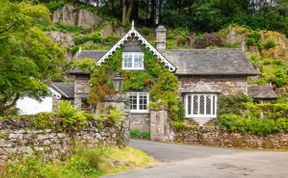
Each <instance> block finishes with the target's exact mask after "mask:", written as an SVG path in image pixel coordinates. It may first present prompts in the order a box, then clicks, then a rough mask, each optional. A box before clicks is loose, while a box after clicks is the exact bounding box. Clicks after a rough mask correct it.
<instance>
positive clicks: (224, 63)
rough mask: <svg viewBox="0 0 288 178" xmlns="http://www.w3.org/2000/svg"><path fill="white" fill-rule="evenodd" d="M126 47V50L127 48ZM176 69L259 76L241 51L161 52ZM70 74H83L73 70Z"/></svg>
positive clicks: (84, 54) (88, 54) (95, 53)
mask: <svg viewBox="0 0 288 178" xmlns="http://www.w3.org/2000/svg"><path fill="white" fill-rule="evenodd" d="M125 47H126V49H125V50H126V51H128V50H129V51H135V52H136V51H138V50H141V47H140V46H138V45H126V46H125ZM125 47H124V48H125ZM105 52H106V51H100V50H82V51H81V52H80V53H79V52H77V54H76V55H75V57H74V58H75V59H82V58H94V59H95V60H96V61H98V60H99V59H100V58H101V57H102V56H103V55H104V54H105ZM161 53H162V55H163V56H164V57H165V58H166V59H167V60H168V61H170V62H171V63H172V64H173V65H174V66H175V67H176V68H177V70H176V74H178V75H244V76H253V75H258V72H257V71H256V70H255V68H254V66H253V65H252V64H251V63H250V62H249V60H248V59H247V58H246V56H245V54H244V53H243V52H242V51H241V49H173V50H169V49H167V50H164V51H161ZM70 73H83V72H81V70H80V69H73V70H71V71H70Z"/></svg>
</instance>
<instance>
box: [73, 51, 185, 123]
mask: <svg viewBox="0 0 288 178" xmlns="http://www.w3.org/2000/svg"><path fill="white" fill-rule="evenodd" d="M142 50H143V53H144V66H145V70H139V71H131V70H130V71H127V70H122V68H121V66H122V65H121V64H122V49H118V50H116V51H115V52H114V53H113V55H112V56H110V57H109V58H108V59H106V61H105V62H104V63H102V64H101V66H97V65H96V64H94V66H92V67H90V69H91V79H90V83H91V89H90V93H89V102H90V104H92V105H96V104H97V103H98V102H102V101H103V100H104V97H105V96H106V95H108V94H112V93H113V86H112V83H111V77H112V76H114V75H115V73H116V72H120V74H121V76H122V78H123V81H124V87H123V91H124V92H127V91H142V90H145V91H149V92H150V95H151V99H152V101H151V103H153V102H154V103H161V104H165V105H167V109H168V110H169V111H170V113H171V116H172V119H173V120H181V119H182V118H183V114H182V113H183V109H182V107H183V106H182V104H181V103H180V101H179V100H178V98H177V89H178V86H179V81H178V78H177V76H176V75H175V74H174V73H172V72H169V71H168V69H166V68H165V67H164V66H163V64H161V62H160V61H159V60H158V59H157V57H156V56H155V55H153V53H151V52H150V51H149V50H148V49H146V48H145V46H142ZM83 63H85V64H83ZM83 63H82V64H79V62H78V64H77V65H78V66H80V67H81V66H82V67H83V66H84V67H85V68H86V69H87V65H86V64H87V63H89V62H87V61H86V62H85V60H84V62H83ZM159 101H161V102H159Z"/></svg>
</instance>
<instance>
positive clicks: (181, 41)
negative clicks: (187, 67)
mask: <svg viewBox="0 0 288 178" xmlns="http://www.w3.org/2000/svg"><path fill="white" fill-rule="evenodd" d="M185 41H186V39H185V37H184V36H180V37H178V39H177V42H178V43H185Z"/></svg>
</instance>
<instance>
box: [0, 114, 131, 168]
mask: <svg viewBox="0 0 288 178" xmlns="http://www.w3.org/2000/svg"><path fill="white" fill-rule="evenodd" d="M100 122H101V123H100ZM124 123H126V122H124ZM124 123H122V124H119V125H113V126H111V124H110V125H109V124H108V125H107V124H105V122H104V121H97V122H93V123H92V122H90V124H89V126H87V127H86V128H83V129H81V130H79V131H76V132H73V133H72V134H71V133H70V134H69V133H66V132H61V131H57V130H52V129H45V130H35V129H33V128H32V127H31V124H30V123H28V122H23V121H19V120H12V119H5V120H4V121H2V124H1V125H0V165H1V163H3V162H4V161H5V160H7V159H9V158H13V156H17V157H21V156H24V155H32V154H40V155H42V156H43V157H44V159H46V160H53V161H55V160H60V159H61V158H62V157H65V156H67V155H69V153H70V151H71V146H72V145H73V144H74V143H76V142H78V143H82V144H84V145H86V146H88V147H93V146H97V144H100V143H101V144H105V145H111V144H113V145H116V144H117V145H125V144H127V143H126V140H125V138H129V132H127V131H126V130H125V129H126V127H125V124H124ZM99 124H101V125H102V126H103V127H99V128H97V125H99ZM128 124H129V123H128ZM128 129H129V128H128ZM125 134H126V135H125ZM127 134H128V135H127Z"/></svg>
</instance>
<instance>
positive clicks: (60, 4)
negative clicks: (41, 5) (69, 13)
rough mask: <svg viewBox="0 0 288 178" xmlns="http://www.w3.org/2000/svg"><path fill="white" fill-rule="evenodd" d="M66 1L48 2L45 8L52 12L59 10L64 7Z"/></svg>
mask: <svg viewBox="0 0 288 178" xmlns="http://www.w3.org/2000/svg"><path fill="white" fill-rule="evenodd" d="M65 3H66V1H65V0H58V1H48V2H47V3H46V4H45V6H47V8H48V9H49V10H50V11H51V12H53V11H55V10H57V9H59V8H60V7H63V6H64V5H65Z"/></svg>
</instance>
